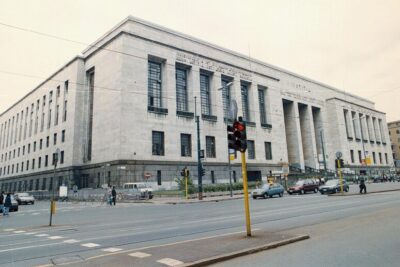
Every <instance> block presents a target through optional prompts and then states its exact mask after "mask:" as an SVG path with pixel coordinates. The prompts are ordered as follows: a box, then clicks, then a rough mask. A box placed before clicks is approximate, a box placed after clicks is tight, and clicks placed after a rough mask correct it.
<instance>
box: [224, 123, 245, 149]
mask: <svg viewBox="0 0 400 267" xmlns="http://www.w3.org/2000/svg"><path fill="white" fill-rule="evenodd" d="M227 130H228V148H230V149H235V150H239V151H240V152H245V151H246V149H247V134H246V125H245V123H244V122H243V121H241V118H239V121H234V122H233V125H228V127H227Z"/></svg>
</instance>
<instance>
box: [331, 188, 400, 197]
mask: <svg viewBox="0 0 400 267" xmlns="http://www.w3.org/2000/svg"><path fill="white" fill-rule="evenodd" d="M395 191H400V189H387V190H380V191H373V192H368V193H366V194H360V193H348V194H343V195H342V194H340V193H338V194H328V196H329V197H348V196H360V195H370V194H379V193H386V192H395Z"/></svg>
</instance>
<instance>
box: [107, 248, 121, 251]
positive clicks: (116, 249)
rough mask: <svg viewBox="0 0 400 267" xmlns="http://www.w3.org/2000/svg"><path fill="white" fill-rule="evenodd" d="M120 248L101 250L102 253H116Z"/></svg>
mask: <svg viewBox="0 0 400 267" xmlns="http://www.w3.org/2000/svg"><path fill="white" fill-rule="evenodd" d="M121 250H122V248H106V249H103V251H104V252H117V251H121Z"/></svg>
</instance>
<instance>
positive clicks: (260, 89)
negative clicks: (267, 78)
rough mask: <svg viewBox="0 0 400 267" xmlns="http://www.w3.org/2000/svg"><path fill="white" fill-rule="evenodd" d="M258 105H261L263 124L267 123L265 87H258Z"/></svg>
mask: <svg viewBox="0 0 400 267" xmlns="http://www.w3.org/2000/svg"><path fill="white" fill-rule="evenodd" d="M258 105H259V106H260V121H261V124H266V123H267V114H266V112H265V88H263V87H258Z"/></svg>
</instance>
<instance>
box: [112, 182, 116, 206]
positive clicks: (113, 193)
mask: <svg viewBox="0 0 400 267" xmlns="http://www.w3.org/2000/svg"><path fill="white" fill-rule="evenodd" d="M111 195H112V202H113V204H114V206H115V202H116V201H117V191H115V186H113V188H112V191H111Z"/></svg>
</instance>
